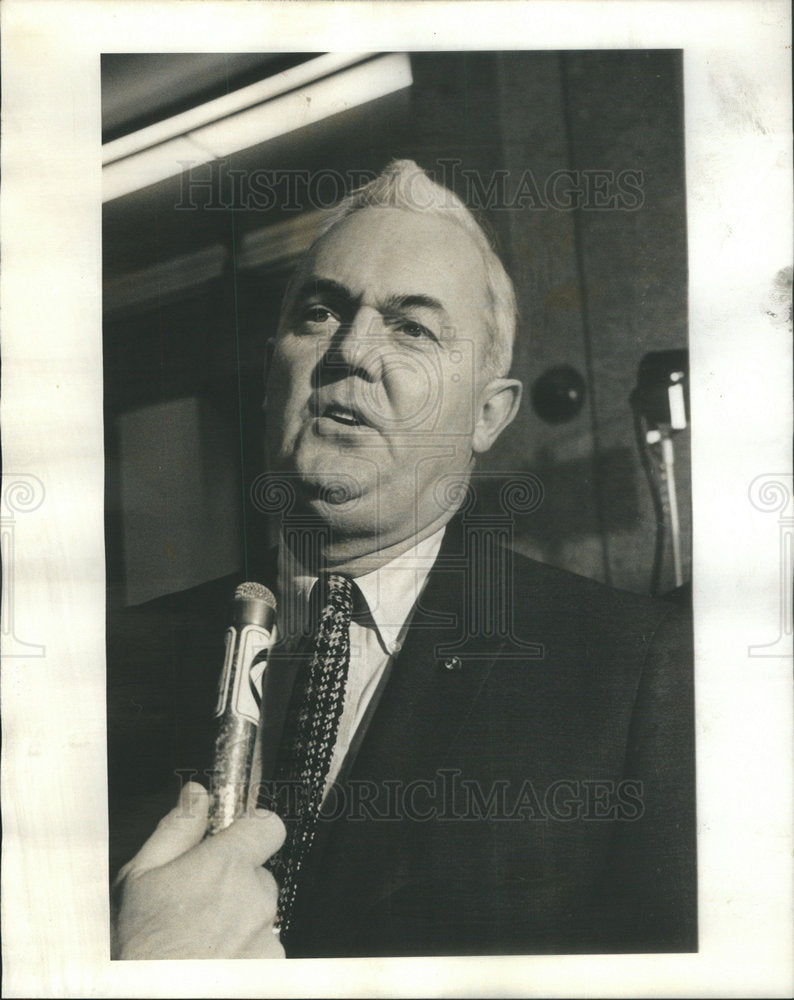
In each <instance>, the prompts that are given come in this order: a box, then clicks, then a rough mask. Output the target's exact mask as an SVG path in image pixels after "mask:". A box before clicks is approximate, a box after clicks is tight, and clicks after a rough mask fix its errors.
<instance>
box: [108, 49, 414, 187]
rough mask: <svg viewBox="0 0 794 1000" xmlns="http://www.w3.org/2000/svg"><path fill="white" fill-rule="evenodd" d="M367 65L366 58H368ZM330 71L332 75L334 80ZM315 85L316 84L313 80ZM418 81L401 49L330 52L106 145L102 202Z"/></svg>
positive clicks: (313, 122)
mask: <svg viewBox="0 0 794 1000" xmlns="http://www.w3.org/2000/svg"><path fill="white" fill-rule="evenodd" d="M362 60H366V61H362ZM329 74H332V75H329ZM307 81H311V82H307ZM411 83H412V77H411V63H410V59H409V57H408V55H407V54H406V53H403V52H398V53H392V54H390V55H384V56H379V57H376V58H374V59H373V58H369V56H368V55H361V54H360V53H359V54H356V55H339V54H337V53H331V54H328V55H324V56H320V57H319V58H317V59H311V60H310V61H309V62H307V63H302V64H301V65H299V66H295V67H293V68H292V69H289V70H287V71H286V72H284V73H278V74H277V75H276V76H274V77H271V78H269V79H267V80H263V81H261V82H260V83H255V84H252V85H251V86H250V87H243V88H242V89H241V90H239V91H235V92H234V93H232V94H228V95H226V96H225V97H221V98H218V99H217V100H215V101H210V102H208V103H207V104H203V105H201V106H200V107H198V108H193V109H191V110H190V111H187V112H185V113H184V114H181V115H176V116H174V117H173V118H169V119H167V120H166V121H163V122H158V123H156V124H155V125H151V126H149V127H148V128H145V129H141V130H140V131H139V132H134V133H132V134H131V135H128V136H122V137H121V138H120V139H115V140H114V141H113V142H109V143H106V144H105V145H104V146H103V147H102V154H103V155H102V161H103V167H102V195H103V201H112V200H113V199H114V198H120V197H121V196H122V195H125V194H129V193H130V192H132V191H138V190H140V189H141V188H144V187H147V186H148V185H149V184H154V183H156V182H157V181H161V180H165V178H167V177H173V176H175V175H177V174H180V173H182V171H183V170H184V169H185V163H186V162H187V163H189V164H190V165H191V166H200V165H201V164H204V163H210V162H211V161H213V160H217V159H221V158H222V157H225V156H230V155H231V154H232V153H236V152H239V151H240V150H242V149H248V148H250V147H251V146H256V145H258V144H259V143H262V142H267V141H268V140H269V139H274V138H276V137H277V136H280V135H285V134H286V133H288V132H292V131H294V130H295V129H299V128H304V127H305V126H307V125H313V124H315V123H316V122H319V121H322V120H323V119H324V118H329V117H330V116H331V115H335V114H338V113H339V112H341V111H346V110H348V109H349V108H354V107H358V106H359V105H361V104H365V103H366V102H367V101H373V100H375V99H377V98H378V97H385V96H386V95H387V94H393V93H395V92H396V91H398V90H402V89H404V88H405V87H409V86H410V85H411Z"/></svg>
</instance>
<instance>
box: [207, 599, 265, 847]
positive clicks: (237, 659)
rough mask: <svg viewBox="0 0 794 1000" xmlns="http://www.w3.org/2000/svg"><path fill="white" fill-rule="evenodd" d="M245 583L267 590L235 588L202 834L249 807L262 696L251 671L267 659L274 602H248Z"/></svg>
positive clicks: (212, 830)
mask: <svg viewBox="0 0 794 1000" xmlns="http://www.w3.org/2000/svg"><path fill="white" fill-rule="evenodd" d="M246 587H248V588H251V587H259V588H260V589H261V590H262V591H265V590H266V588H264V587H261V585H259V584H244V585H242V586H241V587H239V588H238V593H237V595H235V602H234V607H235V615H234V624H232V625H231V626H230V627H229V628H228V629H227V631H226V656H225V658H224V663H223V670H222V672H221V678H220V685H219V691H218V704H217V707H216V709H215V717H216V719H217V720H218V732H217V736H216V738H215V756H214V766H213V770H212V774H211V783H210V806H209V817H208V820H207V831H206V836H211V835H212V834H215V833H218V832H219V831H220V830H224V829H225V828H226V827H227V826H229V824H230V823H232V822H233V821H234V820H235V819H237V818H238V817H240V816H244V815H245V813H246V811H247V809H248V789H249V784H250V781H251V765H252V762H253V756H254V744H255V742H256V734H257V729H258V728H259V710H260V705H259V702H260V697H259V695H258V694H256V693H255V691H254V687H253V683H252V677H251V672H252V667H253V666H254V664H255V663H261V662H262V661H263V660H265V658H266V656H267V652H268V650H269V648H270V645H271V644H272V640H273V619H274V616H275V600H274V599H273V598H272V595H271V594H270V592H269V591H267V594H268V595H269V597H270V600H271V601H272V604H273V606H272V607H271V606H269V605H265V604H264V603H263V602H262V600H261V599H256V600H252V599H250V596H249V595H247V594H246V595H243V594H241V591H242V590H244V589H245V588H246ZM262 670H264V665H263V667H262ZM262 683H264V676H262Z"/></svg>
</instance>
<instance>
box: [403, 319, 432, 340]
mask: <svg viewBox="0 0 794 1000" xmlns="http://www.w3.org/2000/svg"><path fill="white" fill-rule="evenodd" d="M393 325H394V329H395V330H397V331H399V332H400V333H402V334H405V336H406V337H410V338H411V339H412V340H420V339H422V338H426V339H428V340H437V339H438V338H437V337H436V335H435V334H434V333H433V331H432V330H428V328H427V327H426V326H422V324H421V323H417V322H416V321H415V320H412V319H401V320H395V322H394V324H393Z"/></svg>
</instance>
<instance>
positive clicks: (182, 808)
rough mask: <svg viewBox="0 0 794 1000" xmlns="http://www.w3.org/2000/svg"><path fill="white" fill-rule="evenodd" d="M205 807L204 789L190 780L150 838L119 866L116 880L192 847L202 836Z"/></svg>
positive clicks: (207, 801) (167, 859)
mask: <svg viewBox="0 0 794 1000" xmlns="http://www.w3.org/2000/svg"><path fill="white" fill-rule="evenodd" d="M208 809H209V796H208V795H207V792H206V789H204V788H203V787H202V786H201V785H199V784H198V783H197V782H195V781H189V782H188V783H187V784H186V785H184V786H183V788H182V791H181V792H180V793H179V799H178V800H177V804H176V807H175V808H174V809H172V810H171V812H169V813H166V815H165V816H164V817H163V818H162V819H161V820H160V822H159V823H158V825H157V829H156V830H155V831H154V833H153V834H152V835H151V837H149V839H148V840H147V841H146V843H145V844H144V845H143V847H142V848H141V849H140V850H139V851H138V853H137V854H136V855H135V857H134V858H133V859H132V860H131V861H129V862H127V864H126V865H125V866H124V867H123V868H122V869H121V871H120V872H119V875H118V880H117V881H121V879H122V878H125V877H126V876H128V875H132V876H135V875H142V874H143V873H144V872H147V871H149V870H150V869H151V868H159V867H160V866H161V865H165V864H168V862H169V861H173V860H174V858H178V857H179V856H180V855H181V854H184V853H185V851H189V850H190V848H191V847H195V846H196V844H198V843H200V842H201V838H202V837H203V836H204V831H205V829H206V827H207V812H208Z"/></svg>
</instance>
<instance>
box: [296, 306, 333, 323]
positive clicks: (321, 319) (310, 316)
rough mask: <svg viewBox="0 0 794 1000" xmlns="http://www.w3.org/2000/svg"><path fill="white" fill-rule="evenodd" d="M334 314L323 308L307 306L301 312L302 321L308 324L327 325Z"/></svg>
mask: <svg viewBox="0 0 794 1000" xmlns="http://www.w3.org/2000/svg"><path fill="white" fill-rule="evenodd" d="M333 318H335V317H334V314H333V313H332V312H331V310H330V309H326V307H325V306H309V307H308V308H307V309H305V310H304V312H303V319H304V320H306V322H308V323H327V322H328V321H329V320H330V319H333Z"/></svg>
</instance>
